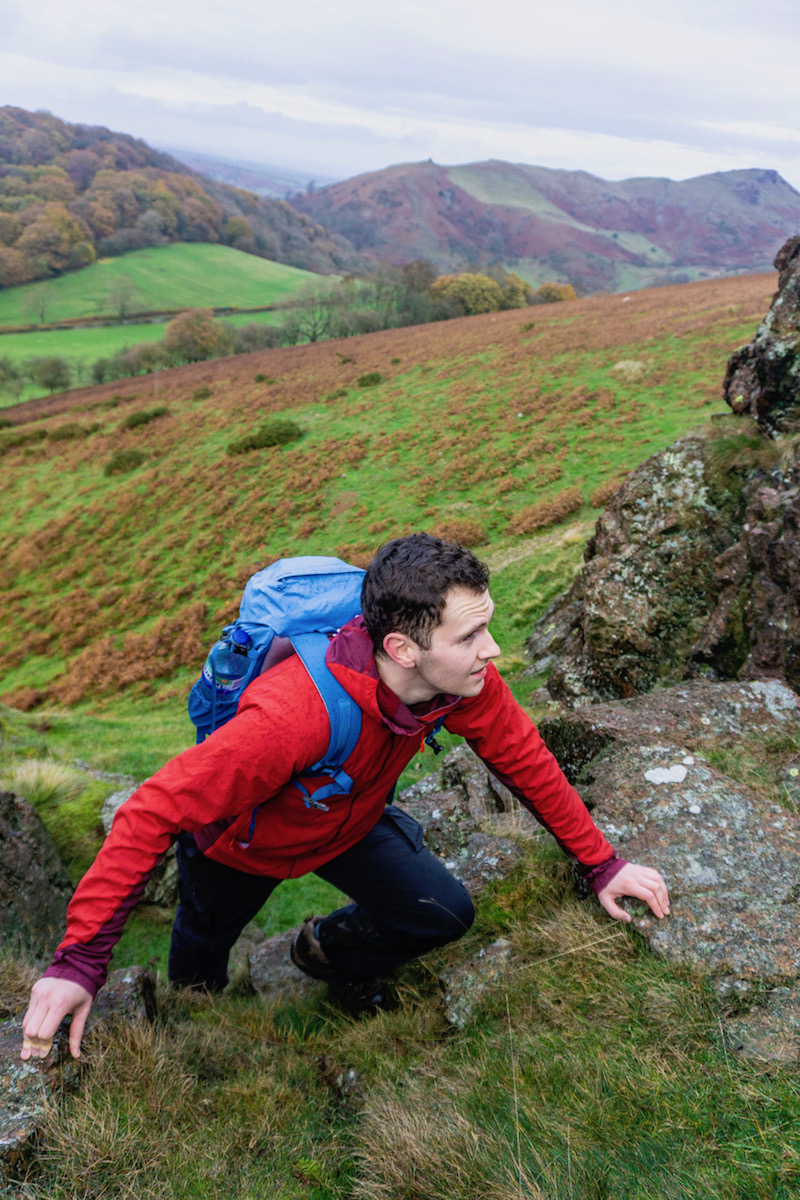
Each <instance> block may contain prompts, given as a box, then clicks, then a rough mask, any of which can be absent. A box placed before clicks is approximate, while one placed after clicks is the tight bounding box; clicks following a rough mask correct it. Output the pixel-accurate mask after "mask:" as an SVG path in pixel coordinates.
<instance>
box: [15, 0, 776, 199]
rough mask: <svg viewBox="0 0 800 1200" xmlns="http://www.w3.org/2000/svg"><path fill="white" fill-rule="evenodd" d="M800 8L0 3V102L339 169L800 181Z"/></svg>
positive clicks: (258, 158)
mask: <svg viewBox="0 0 800 1200" xmlns="http://www.w3.org/2000/svg"><path fill="white" fill-rule="evenodd" d="M799 35H800V3H798V0H747V2H745V0H659V2H658V3H656V2H654V0H602V2H600V0H566V2H565V0H560V2H559V0H547V2H546V3H545V2H543V0H527V2H524V3H521V2H519V0H480V3H478V2H475V0H425V2H424V3H423V2H422V0H419V2H416V0H391V3H389V2H387V0H339V2H338V3H335V2H333V3H332V2H331V0H301V2H300V3H296V2H295V3H292V0H282V2H281V3H276V0H239V2H238V3H237V4H236V5H235V6H234V7H232V8H228V7H227V6H223V5H222V4H221V3H219V0H215V2H214V3H213V4H212V3H210V2H209V0H157V2H156V0H128V2H127V3H125V4H124V5H123V4H122V3H120V0H71V3H69V4H65V3H64V0H28V2H24V3H23V2H22V0H0V103H2V104H12V105H18V106H20V107H22V108H30V109H48V110H50V111H51V112H53V113H54V114H55V115H56V116H59V117H62V118H64V119H65V120H67V121H78V122H85V123H90V124H100V125H106V126H108V127H109V128H111V129H116V130H121V131H123V132H125V133H130V134H133V135H134V136H136V137H141V138H144V139H145V140H146V141H147V142H150V143H151V144H153V145H157V146H170V147H185V148H187V149H194V150H203V151H206V152H208V153H212V154H218V155H221V156H225V157H232V158H239V159H246V160H249V161H251V162H260V163H268V164H273V165H278V166H286V167H292V168H297V169H299V170H301V171H303V172H306V173H307V174H308V176H309V177H312V176H315V175H318V176H330V177H334V178H346V177H347V176H349V175H354V174H357V173H359V172H362V171H369V170H376V169H378V168H380V167H385V166H388V165H390V164H391V163H397V162H411V161H420V160H422V159H426V158H433V159H434V160H435V161H436V162H438V163H445V164H453V163H463V162H474V161H478V160H483V159H487V158H500V159H508V160H511V161H514V162H525V163H535V164H538V165H541V166H548V167H564V168H568V169H582V170H587V171H591V172H593V173H594V174H596V175H600V176H602V177H604V178H606V179H622V178H628V177H630V176H636V175H660V176H667V177H669V178H672V179H685V178H688V177H689V176H692V175H700V174H703V173H706V172H709V171H720V170H729V169H733V168H742V167H768V168H773V169H775V170H777V171H779V172H780V174H781V175H783V177H784V178H785V179H787V180H788V181H789V182H790V183H791V184H792V185H793V186H794V187H795V188H797V189H798V190H799V191H800V36H799Z"/></svg>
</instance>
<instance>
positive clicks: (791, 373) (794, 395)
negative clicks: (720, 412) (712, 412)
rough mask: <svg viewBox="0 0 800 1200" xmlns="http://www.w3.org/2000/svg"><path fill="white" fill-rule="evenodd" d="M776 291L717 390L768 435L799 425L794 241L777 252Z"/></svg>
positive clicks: (799, 319) (799, 277)
mask: <svg viewBox="0 0 800 1200" xmlns="http://www.w3.org/2000/svg"><path fill="white" fill-rule="evenodd" d="M775 267H776V269H777V270H778V271H779V272H780V274H779V279H778V291H777V292H776V294H775V297H774V299H773V301H772V307H771V308H770V310H769V312H768V313H767V316H766V317H765V318H764V320H763V322H762V323H761V325H760V326H759V328H758V331H757V332H756V335H755V337H754V338H753V340H752V342H749V343H748V344H747V345H746V346H743V347H742V348H741V349H740V350H737V351H736V352H735V353H734V354H733V355H731V358H730V360H729V362H728V369H727V372H726V375H725V381H724V384H723V391H724V395H725V399H726V401H727V402H728V404H729V405H730V406H731V408H732V410H733V411H734V412H735V413H737V414H747V415H749V416H751V417H752V418H753V419H754V420H755V421H757V422H758V424H759V425H760V426H761V428H762V429H764V430H765V432H766V433H768V434H769V435H770V436H774V435H775V434H779V433H787V432H789V433H791V432H793V431H796V430H797V429H798V424H799V423H800V237H792V238H789V240H788V241H787V242H786V243H785V244H784V245H783V246H782V247H781V249H780V250H779V251H778V256H777V258H776V259H775Z"/></svg>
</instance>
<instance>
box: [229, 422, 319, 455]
mask: <svg viewBox="0 0 800 1200" xmlns="http://www.w3.org/2000/svg"><path fill="white" fill-rule="evenodd" d="M302 436H303V431H302V429H301V428H300V426H299V425H296V424H295V422H294V421H265V422H264V424H263V425H259V427H258V429H254V430H253V431H252V433H246V434H245V435H244V437H240V438H237V439H236V441H235V442H231V443H230V444H229V445H228V447H227V453H228V454H247V453H248V451H250V450H263V449H264V448H265V447H266V446H283V445H284V444H285V443H286V442H294V441H297V439H298V438H300V437H302Z"/></svg>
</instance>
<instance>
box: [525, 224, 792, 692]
mask: <svg viewBox="0 0 800 1200" xmlns="http://www.w3.org/2000/svg"><path fill="white" fill-rule="evenodd" d="M775 265H776V267H777V268H778V270H779V271H780V279H779V283H780V286H779V290H778V292H777V294H776V296H775V298H774V300H773V303H772V307H771V309H770V311H769V313H768V314H767V317H766V318H765V320H764V321H763V322H762V324H761V326H760V327H759V329H758V331H757V333H756V335H755V338H754V339H753V341H752V342H751V343H750V344H749V345H747V346H745V347H743V348H742V349H741V350H739V351H737V352H736V354H734V355H733V357H732V358H731V360H730V363H729V365H728V370H727V374H726V377H725V382H724V394H725V398H726V400H727V401H728V404H729V405H730V407H731V409H732V410H733V412H734V413H736V414H737V416H738V418H739V419H738V420H732V418H730V417H726V416H722V415H721V416H720V417H719V418H717V419H715V420H713V421H712V422H711V423H710V425H709V426H707V427H706V428H705V429H703V430H698V431H696V432H695V433H693V434H691V435H689V436H687V437H684V438H681V439H680V440H679V441H678V442H676V443H675V444H674V445H673V446H670V447H669V448H668V449H667V450H665V451H663V452H662V453H660V454H656V455H654V456H653V457H652V458H650V459H648V460H647V461H646V462H645V463H643V464H642V465H641V466H640V467H639V468H637V470H635V471H633V472H631V474H630V475H629V476H628V478H627V479H626V480H625V482H624V483H623V485H622V487H621V488H620V489H619V491H618V492H617V494H616V495H615V496H614V497H613V498H612V500H611V502H610V503H609V505H608V506H607V508H606V509H605V511H604V512H603V514H602V515H601V517H600V519H599V520H598V522H597V527H596V530H595V534H594V537H593V538H592V539H591V541H590V542H589V544H588V545H587V547H586V552H585V555H584V558H585V566H584V567H583V570H582V571H581V573H580V575H579V576H578V578H577V579H576V580H575V582H574V583H573V585H572V587H571V588H570V589H569V590H568V591H567V592H566V593H564V594H563V595H562V596H560V597H558V598H557V599H556V600H555V601H554V603H553V604H552V605H551V606H550V608H549V609H548V611H547V612H546V613H545V614H544V616H543V617H542V618H541V620H540V621H539V622H538V624H537V626H536V628H535V629H534V630H533V632H532V635H531V637H530V639H529V641H528V645H527V650H528V654H529V657H530V659H531V661H532V666H531V668H530V670H531V673H535V674H537V675H541V674H543V673H545V672H547V671H549V672H550V677H549V679H548V683H547V687H548V691H549V693H550V695H551V696H552V697H553V698H555V699H556V700H558V701H560V702H561V703H563V704H567V705H574V704H580V703H583V702H584V701H592V700H609V699H614V698H624V697H626V696H632V695H635V694H636V693H638V692H646V691H649V690H650V689H651V688H653V687H656V686H664V685H665V684H667V685H668V684H672V683H677V682H679V681H680V680H682V679H691V678H695V677H697V676H699V675H703V674H706V675H708V676H710V677H712V678H716V679H755V678H764V677H767V676H770V677H772V678H775V679H783V680H785V681H786V682H787V683H789V684H790V685H791V686H792V687H794V688H795V689H797V688H800V438H798V437H796V436H789V435H794V434H796V433H798V431H800V236H798V237H794V238H791V239H790V240H789V241H788V242H787V243H786V245H785V246H784V247H783V248H782V250H781V251H780V253H779V255H778V257H777V258H776V260H775ZM731 426H733V428H732V427H731ZM765 435H766V436H765Z"/></svg>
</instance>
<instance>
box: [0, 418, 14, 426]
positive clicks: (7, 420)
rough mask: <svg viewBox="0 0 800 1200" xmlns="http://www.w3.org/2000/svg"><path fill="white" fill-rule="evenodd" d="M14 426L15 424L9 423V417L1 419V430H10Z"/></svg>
mask: <svg viewBox="0 0 800 1200" xmlns="http://www.w3.org/2000/svg"><path fill="white" fill-rule="evenodd" d="M13 424H14V422H13V421H9V419H8V417H0V429H10V428H11V427H12V425H13Z"/></svg>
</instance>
